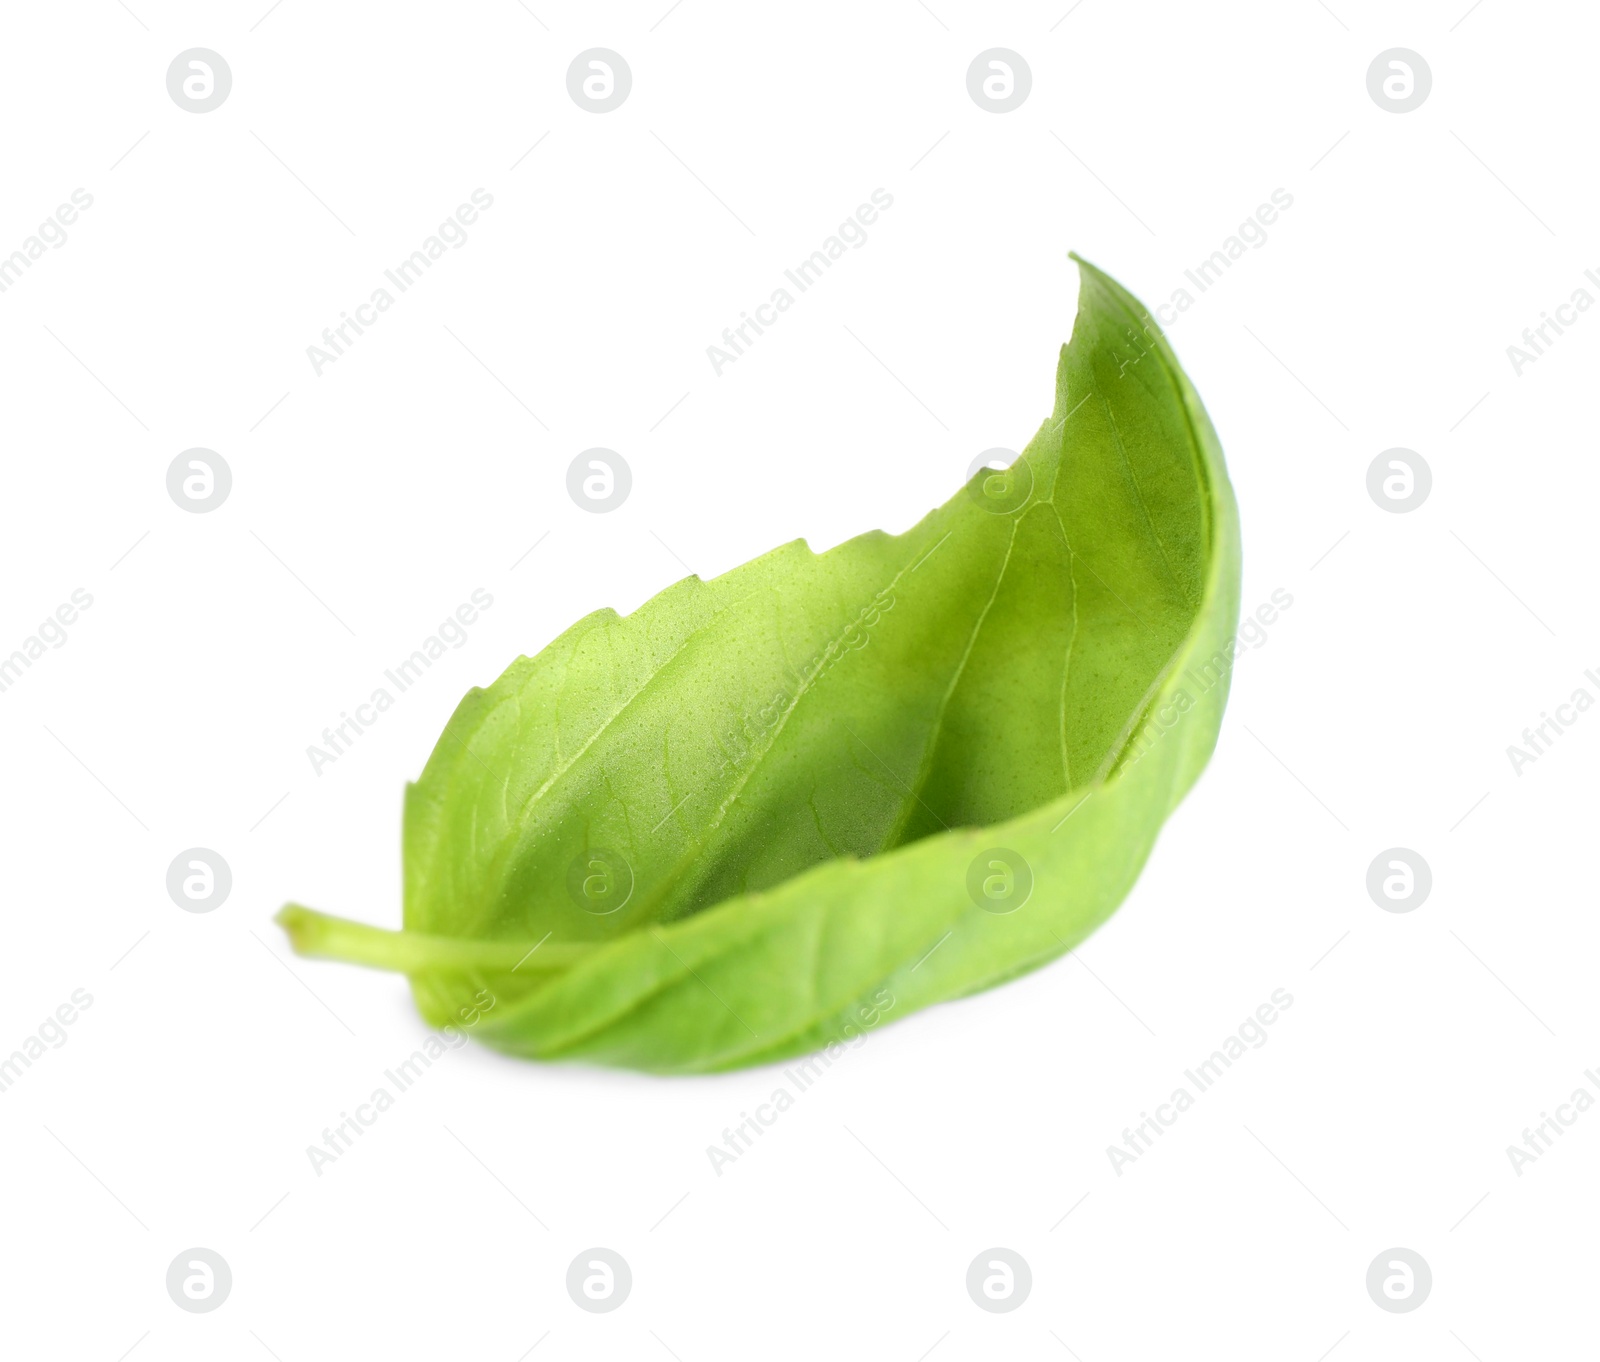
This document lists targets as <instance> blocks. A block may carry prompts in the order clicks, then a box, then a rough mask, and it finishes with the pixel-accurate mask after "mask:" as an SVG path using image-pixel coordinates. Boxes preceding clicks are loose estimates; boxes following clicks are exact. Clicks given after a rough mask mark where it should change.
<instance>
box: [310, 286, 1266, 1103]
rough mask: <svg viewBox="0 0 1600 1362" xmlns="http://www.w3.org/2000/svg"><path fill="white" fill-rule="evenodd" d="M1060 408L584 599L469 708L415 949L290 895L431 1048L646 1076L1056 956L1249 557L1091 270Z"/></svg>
mask: <svg viewBox="0 0 1600 1362" xmlns="http://www.w3.org/2000/svg"><path fill="white" fill-rule="evenodd" d="M1080 265H1081V271H1082V289H1081V294H1080V298H1079V308H1078V317H1077V322H1076V325H1075V327H1074V329H1073V334H1072V339H1071V342H1070V343H1069V344H1068V345H1066V346H1065V347H1064V348H1063V350H1062V353H1061V360H1060V365H1059V368H1058V371H1057V378H1056V404H1055V411H1054V412H1053V414H1052V415H1051V417H1050V419H1049V420H1048V421H1046V422H1045V423H1044V425H1043V426H1042V427H1041V428H1040V430H1039V432H1038V434H1037V435H1035V436H1034V438H1033V440H1032V442H1031V443H1030V444H1029V445H1028V447H1027V449H1026V450H1025V451H1024V452H1023V453H1022V455H1021V456H1020V457H1019V458H1018V459H1017V460H1016V462H1015V463H1014V464H1012V466H1011V467H1010V468H1009V469H1006V470H1001V471H996V470H987V469H986V470H981V471H980V472H979V473H978V474H977V475H976V476H975V477H974V478H973V480H972V481H971V482H970V483H969V484H968V485H967V486H966V487H965V488H963V489H962V490H961V491H959V492H958V493H957V494H956V495H955V496H954V497H952V498H951V499H950V500H949V501H948V502H946V503H945V505H943V506H941V507H940V508H939V509H938V510H936V511H933V512H932V513H931V514H929V515H928V516H926V517H925V518H924V519H923V520H922V521H921V522H920V523H919V524H917V525H916V526H915V527H913V528H912V529H910V530H908V531H906V532H905V533H904V534H900V535H893V536H891V535H886V534H883V533H878V532H875V533H872V534H867V535H863V536H861V537H860V538H857V539H853V540H850V541H849V542H847V543H844V544H841V545H840V546H838V547H837V548H835V549H832V550H830V551H829V552H827V553H823V554H814V553H812V552H811V550H810V549H809V548H808V547H807V546H806V545H805V544H804V543H803V542H797V543H793V544H788V545H785V546H784V547H782V548H779V549H775V550H774V551H773V552H771V553H769V554H767V555H765V556H764V557H761V558H758V559H756V560H755V561H754V562H751V563H748V564H746V565H745V566H743V567H740V568H737V569H735V570H734V571H732V572H729V573H727V574H725V575H724V576H721V577H718V578H716V579H714V580H712V581H708V582H703V581H701V580H699V579H698V578H694V577H691V578H688V579H686V580H684V581H681V582H679V583H677V584H676V585H675V586H672V587H670V588H668V589H667V590H666V591H664V592H662V593H661V594H660V595H659V596H657V597H655V598H654V599H653V600H651V601H650V602H648V603H647V604H646V605H644V606H643V607H641V608H640V609H639V610H637V611H635V612H634V613H633V614H632V615H629V616H627V617H626V618H621V617H618V616H617V615H616V614H615V613H614V612H612V611H609V610H604V611H600V612H598V613H596V614H593V615H590V616H589V617H587V618H586V619H583V620H581V621H579V622H578V623H577V624H575V625H573V626H572V628H570V629H569V630H568V631H567V632H566V633H565V634H563V635H562V636H561V637H560V638H558V639H556V640H555V642H553V643H551V644H550V645H549V646H548V647H547V648H545V649H544V650H543V651H542V652H541V653H539V655H538V656H536V657H532V658H527V657H523V658H518V659H517V660H516V661H515V662H514V663H512V665H511V666H510V668H508V669H507V671H506V672H505V674H504V675H503V676H501V677H500V679H499V680H498V681H496V682H495V683H494V684H493V685H492V686H490V687H488V688H487V689H486V690H473V691H472V692H471V693H470V694H468V695H467V697H466V698H465V699H464V700H463V701H462V702H461V705H460V707H459V708H458V709H457V711H456V713H455V716H454V717H453V718H452V719H451V721H450V724H449V726H448V728H447V729H446V732H445V734H444V736H443V737H442V738H441V739H440V741H439V744H438V746H437V747H436V748H435V749H434V752H433V755H432V757H431V758H430V760H429V762H428V764H427V767H426V769H425V770H424V771H423V773H422V777H421V779H420V780H419V781H417V783H416V784H414V785H412V786H411V787H410V788H409V789H408V791H407V796H406V808H405V929H404V930H403V931H401V932H390V931H384V930H381V929H378V928H374V927H367V926H362V925H360V924H357V923H353V922H347V921H344V920H342V919H338V918H330V917H327V916H324V915H322V914H320V913H315V912H313V911H311V910H309V909H306V908H302V907H299V906H297V905H290V906H288V907H286V908H285V909H284V910H283V912H282V913H281V914H280V917H279V920H280V921H281V922H282V923H283V924H284V926H285V927H286V928H287V930H288V932H289V934H290V937H291V939H292V941H293V943H294V945H295V948H296V949H297V950H299V951H301V952H302V953H304V954H308V955H322V956H330V957H334V958H338V959H344V960H350V961H355V962H358V963H362V964H369V965H375V966H379V967H383V968H388V969H395V970H400V971H402V972H404V973H405V974H407V975H408V976H409V977H410V979H411V982H412V986H413V989H414V993H415V996H416V999H417V1003H418V1006H419V1007H420V1008H421V1010H422V1012H423V1014H424V1016H425V1017H426V1018H427V1019H428V1021H429V1022H430V1023H432V1024H434V1025H449V1024H454V1025H457V1026H463V1027H467V1028H469V1029H470V1031H471V1034H473V1035H475V1036H477V1037H478V1038H479V1039H480V1040H482V1041H484V1042H486V1043H487V1044H489V1045H492V1046H494V1047H496V1048H498V1049H501V1050H505V1051H508V1052H510V1053H513V1054H518V1055H524V1056H528V1057H532V1058H540V1059H568V1058H574V1059H584V1060H589V1061H594V1062H600V1063H606V1064H616V1065H625V1066H630V1067H634V1068H640V1069H648V1070H654V1071H661V1072H690V1071H702V1070H712V1069H726V1068H731V1067H736V1066H739V1065H744V1064H754V1063H761V1062H765V1061H769V1060H776V1059H781V1058H784V1057H787V1056H790V1055H794V1054H797V1053H802V1052H806V1051H810V1050H814V1049H816V1048H818V1047H819V1046H823V1045H826V1044H827V1043H829V1042H830V1041H836V1040H839V1039H847V1038H850V1037H853V1036H855V1035H857V1034H859V1033H860V1032H862V1031H864V1030H867V1029H870V1028H871V1027H873V1026H876V1025H878V1024H880V1023H881V1022H882V1021H884V1020H890V1019H897V1018H899V1017H901V1016H904V1015H907V1014H909V1013H910V1012H912V1011H914V1010H915V1009H917V1008H919V1007H923V1006H925V1005H927V1004H929V1003H934V1002H939V1001H942V1000H945V999H949V998H955V997H959V996H961V995H963V994H968V993H972V992H974V991H976V990H979V989H983V988H988V987H990V986H992V985H994V984H997V983H1000V982H1002V981H1004V980H1006V979H1009V978H1012V977H1014V976H1016V975H1018V974H1021V973H1023V972H1025V971H1027V970H1030V969H1034V968H1036V967H1037V966H1039V965H1042V964H1044V963H1046V962H1047V961H1049V960H1051V959H1053V958H1055V957H1056V956H1058V955H1060V954H1062V953H1063V952H1064V951H1066V950H1067V949H1069V948H1070V947H1072V946H1073V945H1075V944H1076V943H1077V942H1079V941H1081V940H1082V939H1083V938H1084V937H1085V936H1086V935H1088V933H1089V932H1090V931H1092V930H1093V929H1094V928H1095V927H1096V926H1097V925H1098V924H1099V923H1100V922H1101V921H1103V920H1104V919H1105V918H1106V916H1107V915H1109V914H1110V912H1111V911H1112V910H1113V909H1114V908H1115V907H1116V905H1117V904H1118V903H1119V902H1120V901H1121V900H1122V898H1123V897H1124V896H1125V895H1126V894H1127V892H1128V890H1129V888H1130V887H1131V886H1132V884H1133V882H1134V879H1135V878H1136V877H1137V875H1138V873H1139V870H1140V868H1141V867H1142V866H1143V864H1144V861H1145V858H1146V857H1147V856H1148V854H1149V852H1150V848H1151V846H1152V844H1153V842H1154V840H1155V837H1156V833H1157V831H1158V830H1159V829H1160V827H1161V824H1162V822H1163V821H1164V820H1165V819H1166V817H1167V815H1168V814H1169V813H1170V812H1171V810H1172V809H1173V807H1174V806H1175V805H1176V804H1177V802H1178V801H1179V799H1181V798H1182V796H1183V794H1184V793H1185V792H1186V791H1187V789H1188V788H1189V786H1190V785H1191V784H1192V783H1193V782H1194V780H1195V778H1196V777H1197V776H1198V775H1199V773H1200V770H1201V768H1202V767H1203V766H1204V765H1205V762H1206V760H1207V759H1208V757H1209V756H1210V754H1211V750H1212V748H1213V746H1214V745H1215V742H1216V737H1217V732H1218V728H1219V725H1220V723H1221V718H1222V710H1223V705H1224V702H1225V699H1226V694H1227V684H1228V675H1229V671H1230V662H1231V656H1232V646H1233V643H1232V640H1233V635H1234V630H1235V628H1236V625H1237V616H1238V604H1239V536H1238V520H1237V513H1236V511H1235V507H1234V502H1233V495H1232V491H1231V489H1230V487H1229V485H1228V480H1227V474H1226V471H1225V470H1224V467H1223V462H1222V454H1221V450H1220V448H1219V447H1218V444H1217V440H1216V435H1215V433H1214V432H1213V430H1212V428H1211V423H1210V421H1209V420H1208V418H1207V417H1206V414H1205V410H1204V408H1203V407H1202V406H1201V404H1200V399H1199V397H1198V396H1197V395H1196V394H1195V392H1194V389H1193V388H1192V387H1191V386H1190V384H1189V381H1188V379H1187V377H1186V376H1185V375H1184V373H1183V371H1182V369H1181V368H1180V367H1179V366H1178V362H1177V360H1176V358H1175V357H1174V356H1173V354H1172V351H1171V349H1170V348H1169V347H1168V345H1167V342H1166V341H1165V339H1164V338H1163V337H1161V336H1160V334H1159V332H1158V331H1157V329H1156V328H1155V326H1154V324H1153V323H1152V322H1151V321H1150V320H1149V314H1148V313H1147V312H1146V311H1145V309H1144V308H1143V307H1141V306H1140V305H1139V303H1138V302H1137V301H1136V300H1135V299H1134V298H1133V297H1132V296H1131V295H1129V294H1128V293H1127V292H1126V291H1124V290H1123V289H1122V288H1121V287H1120V286H1119V285H1118V284H1116V283H1115V282H1114V281H1112V280H1111V279H1110V278H1109V277H1107V276H1106V275H1104V274H1102V273H1101V272H1100V271H1098V270H1096V269H1094V268H1093V267H1092V266H1090V265H1088V264H1086V263H1082V262H1080Z"/></svg>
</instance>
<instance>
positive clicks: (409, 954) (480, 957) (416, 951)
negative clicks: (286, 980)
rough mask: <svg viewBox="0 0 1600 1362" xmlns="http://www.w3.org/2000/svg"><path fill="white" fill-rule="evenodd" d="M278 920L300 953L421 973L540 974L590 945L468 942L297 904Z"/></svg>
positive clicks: (285, 909) (286, 907)
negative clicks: (375, 925) (379, 925)
mask: <svg viewBox="0 0 1600 1362" xmlns="http://www.w3.org/2000/svg"><path fill="white" fill-rule="evenodd" d="M276 920H277V923H278V925H279V926H280V927H282V928H283V930H284V931H285V932H287V933H288V935H289V944H290V945H291V946H293V947H294V949H295V953H296V954H298V955H306V956H314V957H317V958H320V959H325V960H344V961H347V962H348V963H350V964H353V965H369V966H371V967H372V968H373V969H387V970H395V971H397V972H399V973H401V974H419V973H426V972H428V971H430V970H441V969H443V970H448V969H464V970H491V971H496V972H500V973H505V974H510V973H513V972H515V973H518V974H527V975H539V974H550V973H554V972H557V971H560V970H563V969H565V968H567V966H569V965H571V964H572V963H573V962H574V961H575V960H577V959H578V958H579V957H580V956H582V955H583V954H584V952H585V951H586V950H588V949H589V948H588V947H587V946H585V945H584V944H582V943H580V942H570V941H569V942H559V943H558V942H553V941H546V942H543V943H541V944H538V945H535V944H533V943H530V942H527V941H468V940H464V939H462V938H460V937H451V936H430V935H429V934H427V933H426V932H410V931H399V932H395V931H390V930H389V929H388V928H386V927H373V926H370V925H368V924H367V923H365V922H353V921H351V920H350V919H349V918H343V917H333V916H331V915H330V914H328V913H319V912H317V911H316V909H314V908H307V907H305V906H304V905H302V904H298V903H286V904H284V906H283V907H282V908H281V909H279V910H278V916H277V919H276Z"/></svg>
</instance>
